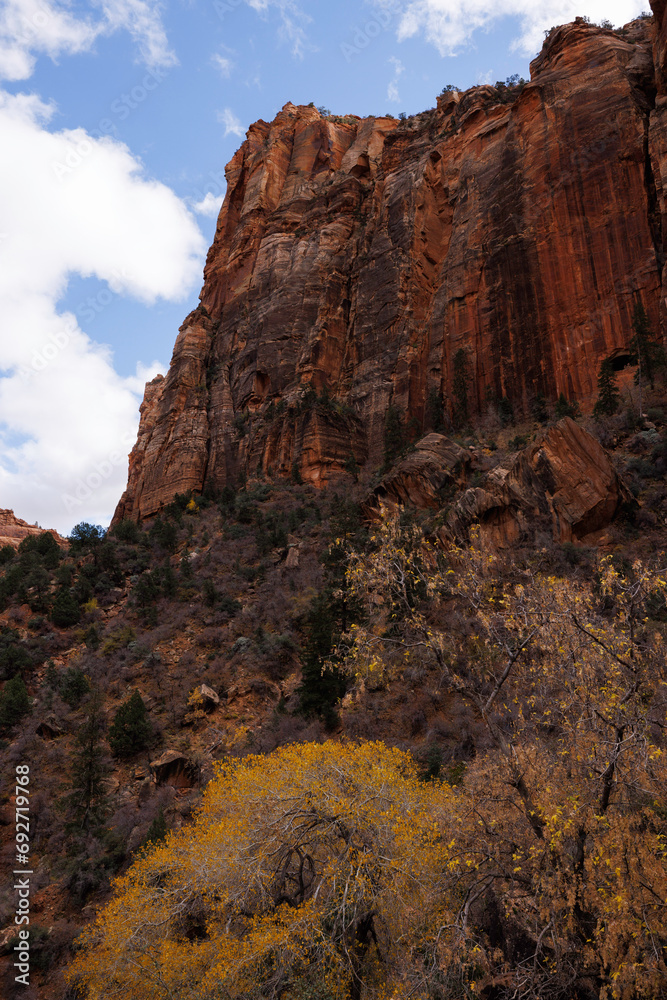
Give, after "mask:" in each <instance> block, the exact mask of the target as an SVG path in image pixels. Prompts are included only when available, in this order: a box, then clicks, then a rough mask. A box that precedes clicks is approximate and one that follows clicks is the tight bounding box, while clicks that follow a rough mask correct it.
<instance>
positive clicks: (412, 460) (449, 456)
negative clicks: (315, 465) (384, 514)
mask: <svg viewBox="0 0 667 1000" xmlns="http://www.w3.org/2000/svg"><path fill="white" fill-rule="evenodd" d="M469 465H470V454H469V453H468V452H467V451H466V450H465V448H461V446H460V445H458V444H457V443H456V442H455V441H452V440H450V438H448V437H445V435H444V434H427V435H426V437H424V438H422V439H421V440H420V441H417V443H416V445H415V449H414V451H412V452H410V453H409V454H408V455H406V457H405V458H403V459H402V460H401V461H400V462H398V463H397V464H396V465H395V466H394V467H393V468H392V469H391V471H390V472H389V473H388V474H387V475H386V476H385V477H384V479H383V480H382V481H381V482H380V483H379V484H378V485H377V486H376V487H375V489H374V490H373V492H372V493H371V495H370V496H369V497H367V499H366V500H365V502H364V504H363V505H362V507H363V510H364V512H365V513H366V514H367V515H369V516H373V515H374V514H375V513H376V512H377V511H378V510H379V509H380V504H386V503H387V502H389V503H397V504H406V503H409V504H412V505H413V506H415V507H421V508H425V507H441V506H442V503H443V497H444V494H446V493H447V492H448V491H449V490H453V489H455V488H456V486H462V485H465V472H466V469H467V467H468V466H469Z"/></svg>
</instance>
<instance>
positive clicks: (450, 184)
mask: <svg viewBox="0 0 667 1000" xmlns="http://www.w3.org/2000/svg"><path fill="white" fill-rule="evenodd" d="M664 7H665V4H664V3H661V4H658V3H657V2H656V3H654V13H655V18H654V19H653V20H651V19H643V20H638V21H635V22H632V23H631V24H630V25H626V26H625V28H623V29H620V30H617V31H612V30H606V29H603V28H598V27H595V26H592V25H589V24H587V23H586V22H584V21H581V20H578V21H575V22H574V23H572V24H569V25H565V26H563V27H560V28H557V29H555V30H554V31H552V32H551V34H550V36H549V38H548V39H547V40H546V41H545V44H544V46H543V49H542V51H541V52H540V54H539V55H538V56H537V58H536V59H535V60H534V61H533V62H532V64H531V79H530V82H529V83H528V84H527V85H526V86H525V87H523V88H514V89H512V90H506V89H502V88H501V89H496V88H494V87H490V86H480V87H475V88H473V89H471V90H469V91H467V92H466V93H456V92H453V93H446V94H443V95H442V96H441V97H439V98H438V101H437V107H436V108H434V109H432V110H430V111H425V112H423V113H422V114H419V115H416V116H413V117H412V118H411V119H408V120H407V121H405V122H401V121H397V120H396V119H392V118H388V117H379V118H364V119H362V118H357V117H355V116H352V115H350V116H346V117H344V118H340V117H336V116H323V115H321V114H320V112H319V111H317V109H316V108H314V107H310V106H308V107H303V106H300V107H295V106H294V105H292V104H287V105H285V107H284V108H283V109H282V111H281V112H280V113H279V114H278V115H277V116H276V118H275V119H274V120H273V121H272V122H270V123H266V122H264V121H259V122H256V123H255V124H254V125H252V126H251V127H250V129H249V130H248V133H247V138H246V140H245V142H244V143H243V145H242V146H241V148H240V149H239V150H238V152H237V153H236V154H235V156H234V157H233V159H232V160H231V162H230V163H229V164H228V166H227V171H226V175H227V183H228V187H227V194H226V197H225V201H224V204H223V206H222V209H221V211H220V215H219V218H218V223H217V229H216V235H215V239H214V242H213V245H212V246H211V248H210V250H209V254H208V259H207V263H206V267H205V271H204V287H203V289H202V292H201V295H200V300H201V304H200V305H199V306H198V307H197V308H196V309H195V310H194V312H192V313H191V314H190V315H189V316H188V317H187V319H186V320H185V322H184V324H183V326H182V327H181V330H180V332H179V335H178V338H177V340H176V345H175V348H174V354H173V358H172V362H171V366H170V369H169V372H168V374H167V376H166V377H165V378H162V377H158V378H157V379H155V380H153V382H151V383H150V384H149V385H148V386H147V388H146V396H145V399H144V403H143V405H142V408H141V425H140V429H139V436H138V440H137V444H136V445H135V448H134V450H133V452H132V454H131V456H130V474H129V481H128V488H127V490H126V492H125V494H124V495H123V498H122V500H121V502H120V504H119V506H118V509H117V511H116V515H115V516H116V519H119V518H121V517H132V518H139V519H140V518H143V517H147V516H150V515H152V514H154V513H156V512H157V511H158V510H159V509H160V507H161V506H162V505H163V504H164V503H167V502H169V500H170V499H171V498H172V497H173V496H174V495H175V494H176V493H182V492H185V491H188V490H195V491H201V490H202V489H203V488H205V487H206V486H210V487H216V488H219V487H222V486H224V485H225V484H227V483H230V482H234V481H237V479H238V477H239V476H242V475H246V474H253V473H255V472H256V471H257V470H261V471H262V472H263V473H264V474H267V475H287V474H290V473H291V474H296V472H298V473H299V474H300V475H301V476H302V477H303V478H304V479H305V480H307V481H310V482H312V483H314V484H316V485H317V484H320V483H322V482H324V481H326V480H327V479H328V478H330V477H331V476H332V475H334V474H335V473H336V472H338V471H340V470H341V469H342V468H343V467H344V466H345V464H346V463H347V465H348V467H350V464H351V463H353V464H356V465H358V466H364V465H366V467H367V468H368V467H377V466H378V465H379V464H380V463H381V461H382V453H383V438H384V425H385V418H386V414H387V410H388V407H389V406H390V405H392V406H395V407H396V408H397V409H398V410H399V411H400V412H402V413H403V414H405V415H406V419H407V420H408V421H410V422H411V425H412V427H413V428H414V429H415V432H416V433H423V432H426V431H428V430H429V429H431V426H430V423H429V420H430V416H429V414H430V413H431V411H432V409H433V401H434V400H436V401H437V400H438V398H441V399H442V400H443V402H444V407H445V410H446V411H449V412H451V410H452V402H451V401H452V391H453V379H454V358H455V356H456V354H457V352H458V351H459V350H460V349H463V350H464V351H465V352H466V355H467V358H468V362H469V367H470V374H471V386H470V394H469V396H470V398H469V407H470V410H471V413H472V416H473V418H474V416H475V415H476V414H480V413H482V412H484V411H485V409H486V408H487V407H488V406H489V401H491V400H498V399H500V398H502V397H506V398H507V399H508V400H509V401H510V402H511V404H512V406H513V408H514V411H515V413H517V414H521V413H527V412H529V410H530V406H531V402H532V400H533V399H534V398H535V396H536V395H537V394H538V393H542V394H544V396H545V397H546V398H547V399H551V400H553V399H555V398H556V397H557V396H558V395H559V393H561V392H563V393H564V394H565V395H566V396H567V397H568V398H569V399H576V400H578V401H579V402H580V404H581V405H582V407H583V408H584V409H586V407H587V406H590V404H591V401H592V399H593V398H594V397H595V394H596V384H597V373H598V369H599V365H600V362H601V360H602V359H603V358H605V357H607V356H609V355H610V354H613V353H614V352H615V351H619V352H621V351H622V350H623V348H624V347H625V345H626V344H627V342H628V340H629V338H630V337H631V336H632V330H631V318H632V312H633V308H634V305H635V303H636V302H641V303H642V304H643V305H644V307H645V308H646V311H647V313H648V315H649V317H650V319H651V322H652V324H653V326H654V329H656V330H658V329H660V330H661V331H662V329H663V327H664V323H665V305H664V303H665V301H666V300H665V297H664V296H665V291H664V290H661V289H662V284H663V282H664V280H665V278H664V254H663V244H662V233H663V228H664V225H665V222H664V221H663V220H664V217H665V213H666V212H667V206H666V204H665V192H666V191H667V120H665V117H664V116H665V115H667V86H666V81H667V57H666V54H665V53H666V50H667V28H665V26H664V23H663V22H664V20H665V10H664ZM663 95H664V96H663ZM663 103H664V104H665V109H664V110H663Z"/></svg>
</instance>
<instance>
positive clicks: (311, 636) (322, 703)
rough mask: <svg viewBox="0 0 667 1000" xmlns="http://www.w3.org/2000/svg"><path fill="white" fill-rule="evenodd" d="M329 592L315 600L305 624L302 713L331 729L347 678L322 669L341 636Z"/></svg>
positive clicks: (302, 665)
mask: <svg viewBox="0 0 667 1000" xmlns="http://www.w3.org/2000/svg"><path fill="white" fill-rule="evenodd" d="M331 597H332V594H331V591H330V589H329V588H327V589H326V590H324V591H322V593H321V594H318V595H317V597H316V598H315V599H314V601H313V603H312V605H311V609H310V613H309V615H308V619H307V623H306V635H307V638H306V644H305V648H304V651H303V655H302V659H301V686H300V687H299V690H298V695H299V711H300V712H301V713H302V714H303V715H315V714H317V715H321V716H322V717H323V719H324V722H325V724H326V725H327V726H328V727H330V728H331V727H333V726H334V725H335V723H336V721H337V715H336V711H335V705H336V703H337V702H338V700H339V699H340V698H342V696H343V695H344V694H345V678H344V676H343V675H342V673H341V672H340V671H339V670H338V669H337V668H336V667H335V666H333V667H327V668H325V669H323V666H324V663H325V662H326V660H327V659H328V657H329V656H330V654H331V651H332V649H333V648H334V646H335V645H336V643H337V642H338V638H339V636H340V631H339V628H340V626H339V624H338V622H337V620H336V619H337V615H336V612H335V609H334V607H333V606H332V600H331Z"/></svg>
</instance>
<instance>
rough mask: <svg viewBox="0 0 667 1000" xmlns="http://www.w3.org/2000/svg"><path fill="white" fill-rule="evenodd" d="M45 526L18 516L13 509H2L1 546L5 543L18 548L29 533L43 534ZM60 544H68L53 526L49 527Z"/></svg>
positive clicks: (0, 515)
mask: <svg viewBox="0 0 667 1000" xmlns="http://www.w3.org/2000/svg"><path fill="white" fill-rule="evenodd" d="M45 530H47V529H45V528H40V527H39V525H37V524H28V522H27V521H22V520H21V518H20V517H16V515H15V514H14V511H13V510H0V548H1V547H2V546H3V545H11V546H12V547H13V548H15V549H17V548H18V547H19V545H20V544H21V542H22V541H23V539H24V538H26V537H27V536H28V535H41V534H42V533H43V532H44V531H45ZM48 531H49V533H50V534H51V535H53V537H54V538H55V540H56V541H57V542H58V544H59V545H67V542H66V541H65V539H64V538H61V536H60V535H59V534H58V532H57V531H55V530H54V529H53V528H49V529H48Z"/></svg>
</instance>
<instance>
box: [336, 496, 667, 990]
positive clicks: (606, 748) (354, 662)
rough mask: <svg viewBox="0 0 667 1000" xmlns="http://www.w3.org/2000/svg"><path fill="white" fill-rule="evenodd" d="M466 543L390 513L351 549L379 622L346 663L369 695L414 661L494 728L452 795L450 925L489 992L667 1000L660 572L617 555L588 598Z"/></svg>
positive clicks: (355, 573)
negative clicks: (443, 538) (457, 870)
mask: <svg viewBox="0 0 667 1000" xmlns="http://www.w3.org/2000/svg"><path fill="white" fill-rule="evenodd" d="M472 543H473V544H472V545H471V546H470V547H469V548H466V549H459V548H457V547H455V546H451V547H450V549H449V550H448V551H447V552H445V553H443V552H441V551H439V550H438V549H437V548H436V547H435V546H434V545H432V544H428V543H427V542H426V541H425V539H424V538H423V537H422V533H421V532H420V531H419V530H418V529H417V528H416V527H414V526H413V527H407V528H406V527H402V526H401V524H400V521H399V518H398V517H397V516H395V515H391V514H390V513H389V512H388V511H385V512H384V517H383V518H382V520H381V521H380V523H379V524H378V525H377V530H376V533H375V535H374V537H373V539H372V549H371V551H370V552H364V553H362V552H354V551H352V552H350V553H349V561H348V579H347V584H348V589H349V592H350V593H351V594H352V595H353V596H354V597H356V599H357V601H359V602H361V603H362V604H363V605H365V607H366V611H367V614H366V616H365V624H363V625H358V626H355V627H352V628H351V629H350V630H349V632H348V634H347V636H346V637H344V640H343V644H342V646H341V649H340V651H339V652H340V653H341V654H342V655H343V657H344V664H345V666H346V668H347V670H348V671H349V673H350V674H351V675H353V677H354V678H355V679H356V683H357V684H362V683H363V684H365V685H366V686H368V685H369V682H370V685H371V686H377V684H378V683H379V682H378V678H380V681H384V682H386V681H388V680H391V679H396V678H400V676H401V674H402V673H403V671H404V670H405V668H406V666H411V667H414V663H415V661H418V662H419V663H420V664H421V666H422V667H423V669H424V670H426V671H427V672H428V674H429V678H430V680H429V683H430V684H431V685H432V686H433V687H434V688H435V689H436V690H438V689H440V690H449V691H451V692H455V693H456V694H457V695H458V696H459V697H461V698H462V699H464V700H466V701H467V702H468V704H469V705H471V706H472V707H473V710H474V712H475V714H476V715H477V718H478V721H479V724H480V725H481V726H483V727H484V728H485V730H486V738H485V740H484V741H483V742H484V743H485V744H486V746H485V747H484V748H483V752H478V753H477V756H476V758H475V760H474V761H473V762H472V763H471V764H470V765H469V766H468V767H467V770H466V773H465V778H464V781H463V783H462V785H461V786H460V788H459V789H457V797H456V798H457V812H458V816H459V818H460V827H459V829H458V832H457V842H456V851H457V856H458V857H460V858H463V859H465V866H464V869H463V876H462V877H461V878H460V879H459V882H458V885H457V891H458V893H459V897H460V900H461V905H460V909H459V911H458V913H457V916H456V918H455V923H456V925H457V927H458V928H459V931H460V934H461V936H462V938H465V940H466V942H467V948H468V952H469V953H470V954H472V953H473V952H474V954H475V955H476V961H477V963H478V965H479V969H480V972H479V975H478V977H477V980H478V983H480V982H481V983H482V984H483V986H482V989H483V990H486V991H491V992H490V993H488V995H492V996H494V997H502V998H505V997H507V998H509V997H512V998H525V1000H537V998H538V997H539V998H540V1000H549V998H554V1000H571V998H577V1000H579V998H581V1000H584V998H585V1000H588V998H593V997H595V998H599V997H600V998H602V997H610V998H611V997H615V998H619V1000H631V998H632V1000H636V998H639V997H646V998H649V997H650V998H654V997H657V996H660V995H667V966H666V964H665V948H666V946H667V890H666V887H667V841H666V837H667V766H666V760H667V757H666V755H665V747H664V743H665V740H664V735H665V723H666V721H667V720H666V717H665V708H666V703H667V698H666V695H667V672H666V670H665V644H664V639H663V634H662V630H663V629H664V625H662V624H661V622H660V621H656V620H653V619H652V617H651V615H652V613H653V612H654V611H655V610H656V609H662V617H663V618H664V608H665V601H664V595H665V576H664V573H663V572H661V571H659V570H657V571H656V570H650V569H649V568H648V567H646V566H644V565H642V564H641V563H640V562H639V561H638V562H636V563H635V564H634V566H633V567H631V568H628V570H627V572H624V573H621V572H619V571H618V569H616V568H615V566H614V563H613V560H612V559H611V558H609V557H607V558H605V559H602V560H601V561H600V564H599V566H598V571H597V573H596V577H595V580H594V581H592V582H591V585H589V586H584V585H582V584H576V585H575V584H574V583H573V582H572V581H569V580H566V579H558V578H556V577H554V576H551V575H548V574H544V573H541V572H539V570H538V569H535V568H531V567H530V566H525V567H520V566H517V565H516V564H513V563H512V562H508V563H506V564H505V565H504V566H503V565H502V564H501V560H500V559H499V558H498V557H496V556H494V555H492V554H490V553H488V552H485V551H484V550H483V549H482V548H481V546H480V543H479V537H478V536H475V535H473V539H472ZM450 864H451V861H450ZM451 889H452V886H451V885H450V890H451ZM450 890H448V891H450ZM447 961H448V960H447V958H446V956H444V957H443V955H442V954H440V956H439V962H440V969H441V970H442V969H444V968H445V966H446V965H447ZM436 978H437V977H436Z"/></svg>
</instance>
